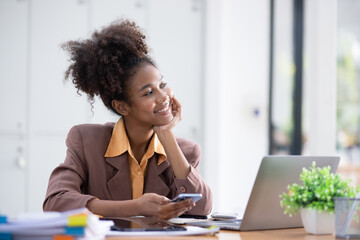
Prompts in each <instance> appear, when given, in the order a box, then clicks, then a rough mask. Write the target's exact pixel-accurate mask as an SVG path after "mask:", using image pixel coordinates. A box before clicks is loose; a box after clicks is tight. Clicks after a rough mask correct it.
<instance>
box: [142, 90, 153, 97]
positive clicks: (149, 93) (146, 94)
mask: <svg viewBox="0 0 360 240" xmlns="http://www.w3.org/2000/svg"><path fill="white" fill-rule="evenodd" d="M152 93H153V91H152V90H149V91H147V92H146V93H145V94H144V96H149V95H151V94H152Z"/></svg>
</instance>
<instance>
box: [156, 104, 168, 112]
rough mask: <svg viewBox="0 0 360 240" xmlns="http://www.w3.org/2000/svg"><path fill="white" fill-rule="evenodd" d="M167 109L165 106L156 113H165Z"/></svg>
mask: <svg viewBox="0 0 360 240" xmlns="http://www.w3.org/2000/svg"><path fill="white" fill-rule="evenodd" d="M168 109H169V105H167V106H166V107H165V108H163V109H160V110H159V111H158V112H159V113H161V112H165V111H167V110H168Z"/></svg>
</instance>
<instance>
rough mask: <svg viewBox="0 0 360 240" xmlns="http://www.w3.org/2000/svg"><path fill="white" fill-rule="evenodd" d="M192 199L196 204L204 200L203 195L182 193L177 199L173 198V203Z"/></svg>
mask: <svg viewBox="0 0 360 240" xmlns="http://www.w3.org/2000/svg"><path fill="white" fill-rule="evenodd" d="M188 198H191V199H192V200H193V202H194V203H196V202H197V201H199V200H200V199H201V198H202V195H201V193H180V194H179V195H177V196H176V197H175V198H173V199H172V200H171V201H172V202H179V201H182V200H185V199H188Z"/></svg>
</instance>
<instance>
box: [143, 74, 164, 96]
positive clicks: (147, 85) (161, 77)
mask: <svg viewBox="0 0 360 240" xmlns="http://www.w3.org/2000/svg"><path fill="white" fill-rule="evenodd" d="M163 78H164V76H163V75H161V76H160V79H159V81H161V80H163ZM151 85H152V84H151V83H149V84H146V85H145V86H143V87H142V88H140V89H139V90H138V92H141V91H142V90H144V89H146V88H148V87H151Z"/></svg>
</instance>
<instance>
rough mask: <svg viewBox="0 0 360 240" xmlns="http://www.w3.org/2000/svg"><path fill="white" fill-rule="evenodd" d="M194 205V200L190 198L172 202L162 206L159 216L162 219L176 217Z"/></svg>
mask: <svg viewBox="0 0 360 240" xmlns="http://www.w3.org/2000/svg"><path fill="white" fill-rule="evenodd" d="M193 206H195V204H194V202H193V201H192V200H191V199H187V200H183V201H180V202H172V203H169V204H167V205H166V206H164V208H163V209H162V210H163V211H162V212H161V214H160V216H159V217H161V218H164V219H169V218H173V217H178V216H180V215H181V214H183V213H185V212H187V211H189V210H191V209H192V208H193Z"/></svg>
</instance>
